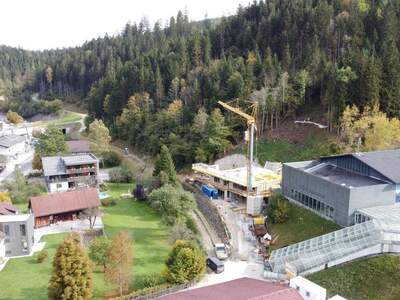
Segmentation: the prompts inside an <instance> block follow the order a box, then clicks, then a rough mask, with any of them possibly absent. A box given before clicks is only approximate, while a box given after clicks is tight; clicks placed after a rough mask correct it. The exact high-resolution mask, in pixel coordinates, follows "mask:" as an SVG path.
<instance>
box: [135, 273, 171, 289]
mask: <svg viewBox="0 0 400 300" xmlns="http://www.w3.org/2000/svg"><path fill="white" fill-rule="evenodd" d="M138 281H139V282H138V283H137V284H138V285H139V286H140V287H141V288H142V289H145V288H152V287H156V286H160V285H162V284H165V278H164V277H162V276H161V274H158V273H155V274H147V275H143V276H142V277H141V278H140V279H138Z"/></svg>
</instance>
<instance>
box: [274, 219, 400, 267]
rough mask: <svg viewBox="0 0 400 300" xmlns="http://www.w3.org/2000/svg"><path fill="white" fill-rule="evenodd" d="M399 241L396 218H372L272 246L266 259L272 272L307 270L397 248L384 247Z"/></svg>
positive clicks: (399, 228)
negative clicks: (300, 240) (285, 245)
mask: <svg viewBox="0 0 400 300" xmlns="http://www.w3.org/2000/svg"><path fill="white" fill-rule="evenodd" d="M399 242H400V215H399V216H398V219H397V220H396V219H394V218H391V219H388V220H377V219H374V220H371V221H367V222H364V223H360V224H356V225H354V226H350V227H346V228H343V229H340V230H338V231H334V232H331V233H328V234H325V235H322V236H319V237H316V238H312V239H309V240H306V241H303V242H300V243H297V244H293V245H291V246H288V247H285V248H281V249H278V250H275V251H273V252H272V253H271V257H270V260H269V263H270V265H271V267H272V271H273V272H274V273H280V274H286V273H287V270H288V269H290V270H291V272H293V270H295V271H294V272H295V273H297V275H299V274H309V273H312V272H314V271H318V270H321V269H324V268H326V267H328V266H331V265H336V264H339V263H343V262H346V261H350V260H353V259H355V258H359V257H363V256H367V255H371V254H378V253H383V252H397V251H396V250H398V251H400V248H399V247H384V246H385V245H391V244H393V245H395V244H398V243H399Z"/></svg>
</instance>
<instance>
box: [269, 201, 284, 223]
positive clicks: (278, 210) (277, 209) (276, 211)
mask: <svg viewBox="0 0 400 300" xmlns="http://www.w3.org/2000/svg"><path fill="white" fill-rule="evenodd" d="M267 214H268V219H269V221H270V222H271V223H285V222H286V221H287V219H288V217H289V204H288V201H287V200H286V199H285V198H283V196H282V195H279V194H275V195H273V196H272V197H271V198H270V199H269V201H268V207H267Z"/></svg>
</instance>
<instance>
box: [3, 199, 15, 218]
mask: <svg viewBox="0 0 400 300" xmlns="http://www.w3.org/2000/svg"><path fill="white" fill-rule="evenodd" d="M17 212H18V208H16V207H15V206H14V205H12V204H10V203H7V202H0V215H14V214H16V213H17Z"/></svg>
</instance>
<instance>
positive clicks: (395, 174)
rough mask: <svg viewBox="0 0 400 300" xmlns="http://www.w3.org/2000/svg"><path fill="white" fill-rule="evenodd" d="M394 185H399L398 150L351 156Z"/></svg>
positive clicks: (399, 155)
mask: <svg viewBox="0 0 400 300" xmlns="http://www.w3.org/2000/svg"><path fill="white" fill-rule="evenodd" d="M352 155H353V157H354V158H356V159H358V160H360V161H362V162H363V163H364V164H366V165H368V166H370V167H371V168H372V169H374V170H376V171H377V172H379V173H381V174H382V175H383V176H385V177H386V178H387V179H389V180H391V181H393V182H394V183H400V149H397V150H386V151H374V152H362V153H354V154H352Z"/></svg>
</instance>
